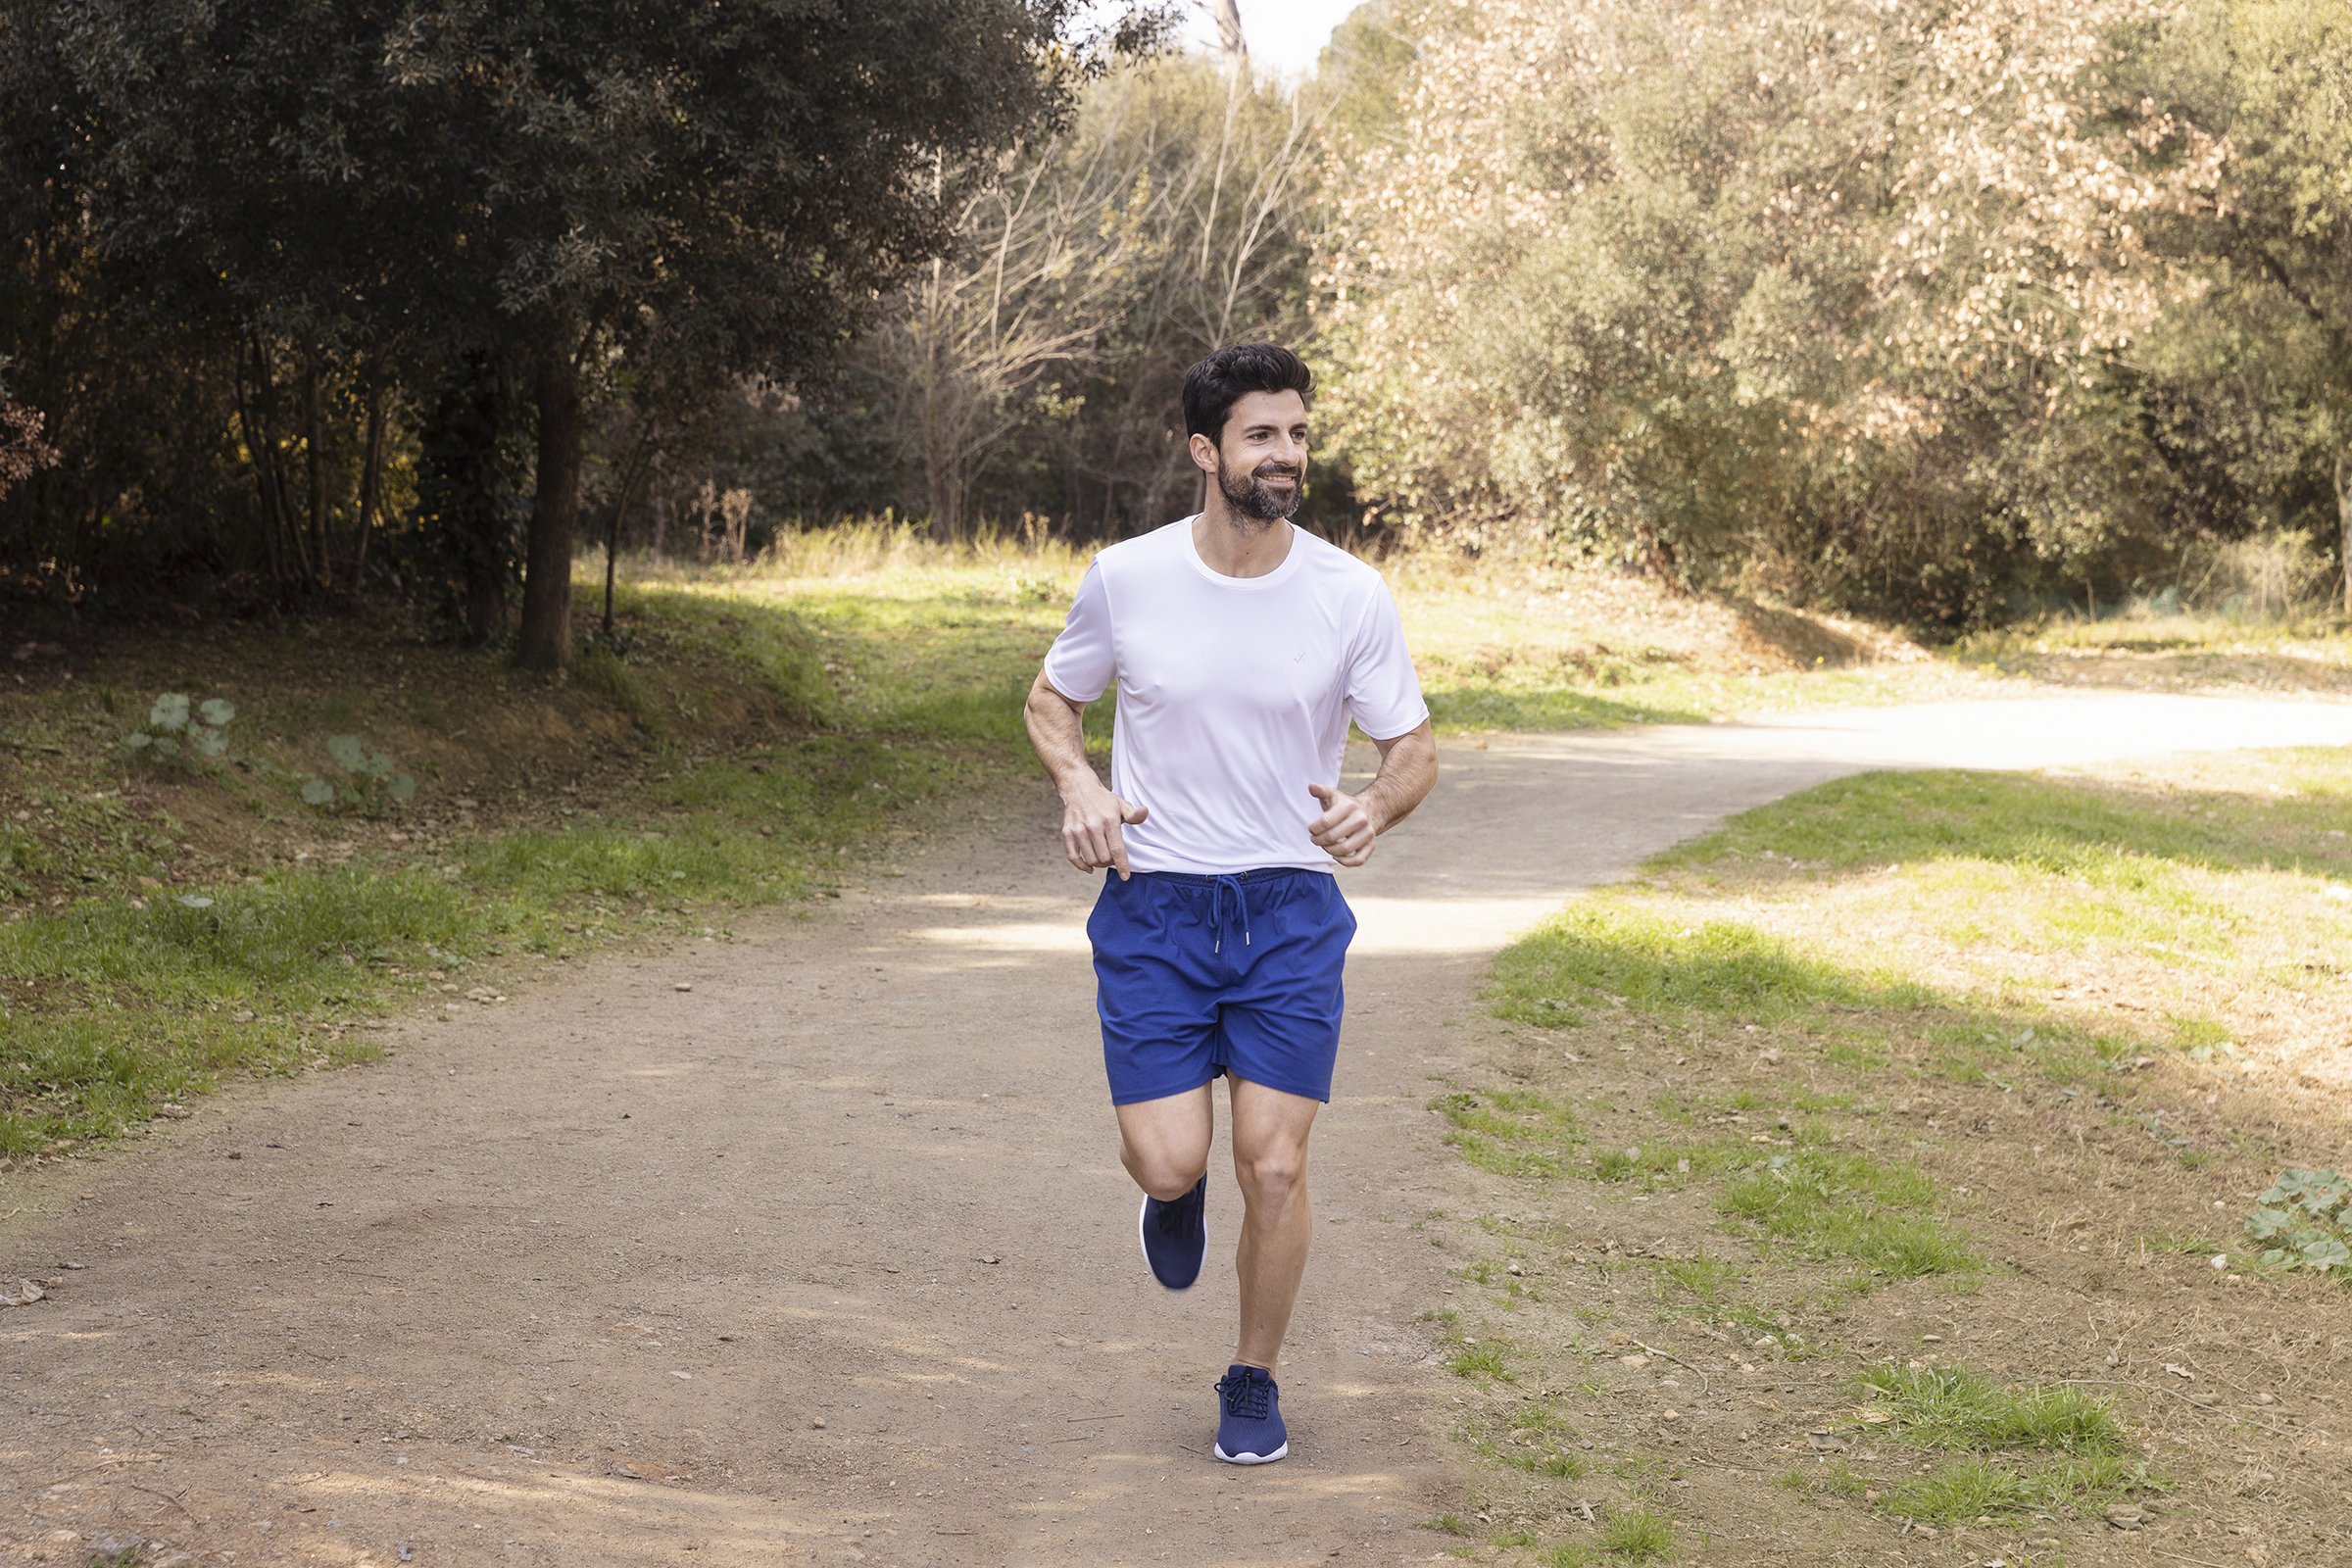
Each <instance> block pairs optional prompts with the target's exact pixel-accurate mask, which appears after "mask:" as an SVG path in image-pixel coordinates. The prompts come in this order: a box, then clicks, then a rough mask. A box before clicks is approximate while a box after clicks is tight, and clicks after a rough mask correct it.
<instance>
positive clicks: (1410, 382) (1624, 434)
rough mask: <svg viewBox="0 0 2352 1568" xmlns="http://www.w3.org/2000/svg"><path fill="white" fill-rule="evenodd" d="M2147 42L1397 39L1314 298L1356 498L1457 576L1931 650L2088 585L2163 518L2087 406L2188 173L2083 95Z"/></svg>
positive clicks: (1983, 29)
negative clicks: (1556, 576) (1637, 570)
mask: <svg viewBox="0 0 2352 1568" xmlns="http://www.w3.org/2000/svg"><path fill="white" fill-rule="evenodd" d="M2155 14H2156V13H2155V11H2154V8H2153V6H2152V5H2148V4H2142V3H2140V0H2094V3H2089V4H2085V5H2081V6H2072V7H2063V8H2053V7H2047V6H2043V5H2039V4H2037V3H2036V0H1961V3H1957V4H1954V5H1950V6H1944V7H1936V8H1914V7H1900V6H1886V5H1880V4H1875V3H1867V0H1827V3H1824V4H1818V5H1807V6H1803V7H1784V6H1759V5H1754V4H1752V3H1747V0H1676V3H1674V4H1671V5H1668V6H1666V7H1663V8H1659V7H1648V6H1635V5H1632V4H1630V3H1624V0H1578V3H1575V4H1569V5H1556V4H1536V3H1532V0H1425V3H1423V4H1421V5H1419V6H1415V7H1408V8H1405V9H1404V10H1403V11H1402V14H1401V15H1400V17H1399V19H1398V24H1399V25H1400V26H1401V27H1402V28H1403V30H1405V31H1406V32H1407V33H1409V34H1410V35H1412V36H1413V37H1414V38H1416V39H1417V40H1418V42H1419V45H1420V54H1419V59H1418V62H1417V65H1416V67H1415V69H1414V72H1413V73H1412V79H1411V82H1410V85H1409V87H1408V89H1407V91H1406V92H1405V93H1404V95H1403V108H1402V111H1401V115H1402V125H1401V131H1400V133H1399V134H1397V136H1395V137H1394V138H1375V139H1373V140H1371V141H1370V142H1369V143H1367V144H1362V145H1354V144H1343V145H1342V146H1341V147H1340V148H1339V150H1338V155H1337V156H1338V157H1339V158H1340V159H1341V160H1342V161H1343V167H1342V168H1341V169H1340V170H1339V172H1337V173H1335V184H1336V187H1337V190H1338V209H1339V217H1338V221H1337V223H1336V224H1335V226H1334V231H1333V234H1332V238H1331V242H1330V245H1329V249H1328V251H1327V257H1326V261H1325V263H1324V275H1325V278H1326V293H1325V296H1324V300H1325V304H1324V323H1325V327H1326V330H1327V334H1328V335H1327V340H1326V341H1327V343H1328V344H1329V346H1330V349H1331V351H1332V352H1334V353H1335V354H1336V356H1337V357H1338V359H1339V361H1340V373H1339V374H1338V375H1337V376H1335V378H1334V383H1333V388H1332V394H1331V396H1330V397H1329V398H1327V400H1326V404H1325V407H1326V409H1327V411H1328V413H1329V414H1330V415H1331V416H1333V417H1335V418H1336V421H1337V424H1338V433H1339V435H1340V438H1341V440H1342V442H1343V445H1344V447H1345V450H1346V451H1347V453H1348V455H1349V456H1350V458H1351V460H1352V461H1353V463H1354V464H1355V466H1356V471H1357V476H1358V479H1359V482H1361V483H1362V484H1363V485H1364V486H1365V488H1366V489H1367V490H1368V491H1369V492H1371V494H1372V495H1373V497H1374V498H1376V500H1377V501H1378V502H1379V503H1381V504H1382V507H1383V510H1384V511H1385V512H1386V513H1387V514H1388V515H1391V516H1394V517H1397V518H1398V519H1400V520H1402V521H1404V522H1405V523H1407V524H1408V525H1411V526H1417V527H1422V528H1426V529H1432V530H1441V531H1445V532H1448V533H1451V534H1453V535H1455V536H1457V537H1460V538H1463V539H1465V540H1466V541H1469V542H1472V543H1474V544H1486V543H1494V544H1501V543H1508V542H1514V541H1516V542H1519V543H1528V542H1531V541H1532V542H1539V543H1542V544H1544V546H1545V547H1547V548H1555V549H1569V550H1577V551H1586V552H1592V553H1595V554H1601V555H1606V556H1609V557H1613V558H1615V559H1620V560H1627V561H1632V562H1637V563H1640V564H1643V565H1644V566H1645V567H1647V568H1648V569H1650V570H1653V571H1657V572H1660V573H1662V574H1665V575H1667V576H1669V577H1671V578H1673V579H1674V580H1677V581H1681V582H1684V583H1688V584H1692V585H1699V584H1738V585H1745V586H1749V587H1756V588H1769V589H1774V590H1777V591H1780V592H1783V593H1788V594H1793V595H1800V596H1816V597H1825V598H1831V599H1836V600H1839V601H1842V602H1844V603H1847V604H1857V603H1858V604H1862V605H1865V606H1869V607H1872V608H1878V609H1883V610H1887V611H1891V612H1893V613H1900V614H1905V615H1910V616H1916V617H1918V618H1922V619H1928V620H1934V621H1939V622H1944V623H1967V622H1970V621H1975V620H1982V619H1985V618H1990V617H1993V616H1996V615H1998V614H2000V613H2005V610H2006V607H2007V604H2008V602H2009V601H2010V598H2011V596H2012V595H2014V594H2016V593H2017V592H2019V591H2020V590H2021V589H2026V590H2032V589H2034V588H2037V587H2041V586H2045V585H2046V582H2047V581H2048V580H2049V579H2051V578H2052V577H2054V576H2055V575H2056V574H2058V573H2062V572H2064V571H2068V570H2074V569H2077V568H2078V567H2082V568H2083V569H2094V568H2095V569H2104V568H2103V567H2098V566H2096V565H2095V564H2100V563H2107V562H2112V561H2114V560H2116V559H2118V554H2119V551H2120V550H2121V548H2122V546H2121V545H2120V544H2119V541H2121V540H2126V539H2131V538H2139V537H2145V535H2146V534H2147V533H2148V531H2149V530H2150V529H2151V528H2153V527H2154V526H2155V525H2156V522H2157V520H2158V519H2159V518H2160V517H2161V516H2162V515H2164V508H2165V506H2166V505H2168V504H2169V503H2168V497H2167V496H2166V494H2165V493H2163V490H2162V486H2161V484H2160V483H2158V482H2157V480H2155V479H2152V478H2148V477H2145V476H2143V474H2142V472H2141V470H2142V468H2143V467H2155V466H2154V465H2142V464H2139V463H2136V462H2135V461H2134V459H2135V458H2136V457H2138V456H2140V455H2142V454H2144V447H2143V446H2141V445H2140V442H2141V439H2142V438H2141V437H2140V435H2139V434H2138V432H2137V429H2136V426H2135V423H2134V420H2133V417H2132V414H2133V411H2132V410H2131V408H2130V407H2129V400H2128V399H2125V398H2122V397H2119V396H2118V395H2117V392H2116V388H2115V387H2114V385H2113V384H2112V382H2111V381H2110V380H2108V379H2107V377H2106V375H2105V371H2106V368H2107V366H2108V364H2109V362H2110V361H2111V360H2112V359H2113V357H2114V356H2115V355H2116V354H2117V353H2119V352H2120V351H2121V350H2122V349H2123V348H2124V347H2126V346H2127V345H2129V344H2130V343H2131V342H2132V341H2133V340H2134V336H2135V334H2136V333H2137V332H2139V331H2140V330H2142V329H2144V327H2145V326H2146V325H2147V323H2148V322H2149V321H2150V320H2151V319H2153V318H2154V317H2155V315H2156V314H2157V313H2159V312H2160V311H2161V309H2162V308H2163V307H2164V305H2165V304H2166V303H2167V301H2168V300H2170V299H2171V298H2172V297H2174V294H2175V293H2176V292H2177V290H2178V288H2179V287H2180V285H2181V281H2182V280H2181V279H2180V277H2179V276H2178V275H2177V270H2168V269H2167V268H2166V267H2165V266H2164V265H2163V263H2162V260H2161V258H2158V257H2156V256H2154V255H2153V253H2152V252H2151V251H2150V249H2149V247H2148V243H2147V232H2146V231H2147V226H2148V222H2149V219H2150V215H2151V214H2154V213H2156V212H2159V211H2181V210H2186V209H2187V208H2188V207H2189V206H2192V205H2193V204H2194V202H2195V201H2196V200H2197V199H2199V193H2200V192H2201V191H2202V190H2204V189H2206V188H2208V187H2209V186H2210V184H2211V181H2212V179H2213V177H2214V171H2215V168H2216V158H2215V154H2214V151H2213V148H2212V147H2211V145H2210V139H2209V138H2208V139H2206V140H2202V141H2200V140H2198V139H2197V138H2196V137H2195V135H2194V133H2193V130H2190V129H2184V128H2182V127H2180V126H2178V125H2176V124H2174V123H2171V122H2169V121H2168V120H2167V119H2166V117H2165V116H2164V114H2163V113H2162V111H2161V110H2159V109H2154V108H2151V107H2147V106H2142V105H2140V104H2138V103H2136V102H2134V101H2131V100H2130V99H2126V98H2121V97H2119V96H2118V95H2117V94H2116V93H2115V92H2114V91H2112V84H2111V83H2110V81H2109V80H2108V79H2107V77H2106V76H2105V74H2104V68H2105V66H2106V65H2107V64H2108V62H2109V61H2110V59H2111V53H2112V43H2111V40H2112V39H2113V38H2114V36H2115V35H2116V34H2117V32H2118V30H2119V29H2122V28H2125V27H2127V26H2128V25H2131V24H2132V23H2133V22H2135V21H2137V20H2139V19H2142V18H2145V17H2151V16H2153V15H2155ZM2167 135H2171V136H2176V137H2177V138H2179V139H2180V144H2181V154H2180V157H2179V158H2177V159H2176V160H2175V161H2174V162H2173V163H2172V164H2171V165H2169V166H2167V167H2166V168H2164V169H2161V170H2157V169H2149V170H2144V171H2134V170H2131V169H2128V168H2126V167H2125V165H2126V163H2127V159H2126V158H2125V153H2126V151H2127V150H2128V148H2129V147H2130V146H2131V145H2132V144H2133V143H2134V139H2137V140H2138V141H2142V142H2144V141H2146V140H2148V139H2150V138H2151V137H2163V136H2167ZM2160 471H2161V470H2159V472H2160Z"/></svg>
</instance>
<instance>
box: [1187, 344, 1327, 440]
mask: <svg viewBox="0 0 2352 1568" xmlns="http://www.w3.org/2000/svg"><path fill="white" fill-rule="evenodd" d="M1314 390H1315V375H1314V372H1313V371H1312V370H1309V369H1308V368H1306V362H1305V361H1304V360H1302V359H1300V358H1299V356H1298V355H1296V354H1293V353H1292V352H1291V351H1290V350H1289V349H1286V348H1284V347H1283V346H1282V345H1281V344H1279V343H1236V344H1234V345H1232V346H1231V347H1230V348H1222V349H1219V350H1217V352H1216V353H1214V354H1211V355H1210V356H1209V357H1208V358H1207V359H1205V360H1202V361H1201V363H1200V364H1199V365H1196V366H1194V367H1193V368H1191V369H1189V370H1187V371H1185V372H1184V433H1185V434H1186V435H1188V436H1191V435H1204V436H1206V437H1208V438H1209V439H1210V440H1211V441H1223V440H1224V439H1225V419H1226V417H1227V416H1228V415H1230V414H1232V413H1233V406H1234V405H1235V404H1236V403H1239V402H1240V401H1241V400H1242V399H1243V398H1245V397H1247V396H1248V395H1249V394H1250V393H1252V392H1296V393H1298V394H1299V397H1300V398H1307V397H1311V396H1313V394H1314Z"/></svg>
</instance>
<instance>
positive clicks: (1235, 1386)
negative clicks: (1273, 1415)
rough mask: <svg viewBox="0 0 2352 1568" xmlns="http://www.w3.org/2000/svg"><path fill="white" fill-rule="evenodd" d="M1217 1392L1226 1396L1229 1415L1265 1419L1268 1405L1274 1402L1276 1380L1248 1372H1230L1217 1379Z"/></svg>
mask: <svg viewBox="0 0 2352 1568" xmlns="http://www.w3.org/2000/svg"><path fill="white" fill-rule="evenodd" d="M1217 1393H1218V1394H1220V1395H1222V1396H1224V1398H1225V1413H1226V1414H1227V1415H1231V1416H1240V1417H1242V1418H1244V1419H1246V1420H1250V1421H1263V1420H1264V1419H1265V1418H1266V1408H1267V1406H1268V1405H1269V1404H1271V1403H1272V1402H1273V1398H1274V1380H1273V1379H1272V1378H1253V1377H1251V1376H1250V1374H1249V1373H1247V1372H1228V1373H1226V1374H1225V1375H1224V1376H1223V1377H1221V1378H1219V1379H1217Z"/></svg>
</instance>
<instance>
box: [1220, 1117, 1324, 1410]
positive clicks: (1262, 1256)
mask: <svg viewBox="0 0 2352 1568" xmlns="http://www.w3.org/2000/svg"><path fill="white" fill-rule="evenodd" d="M1231 1082H1232V1085H1233V1173H1234V1176H1235V1177H1236V1178H1237V1179H1238V1180H1239V1181H1240V1182H1241V1186H1242V1201H1243V1203H1244V1205H1245V1206H1244V1212H1243V1216H1242V1245H1241V1250H1240V1253H1239V1255H1238V1257H1237V1259H1236V1262H1237V1264H1238V1267H1239V1269H1240V1272H1241V1279H1242V1334H1241V1343H1240V1348H1238V1349H1237V1350H1236V1352H1235V1354H1234V1359H1235V1360H1236V1361H1239V1362H1241V1363H1242V1364H1243V1365H1245V1366H1262V1367H1264V1368H1265V1369H1266V1371H1267V1373H1268V1375H1271V1374H1272V1373H1273V1372H1274V1363H1275V1361H1276V1360H1277V1359H1278V1358H1279V1357H1280V1356H1281V1354H1282V1337H1283V1334H1284V1333H1285V1331H1287V1330H1288V1329H1289V1328H1290V1326H1291V1307H1292V1305H1293V1304H1294V1303H1295V1302H1296V1301H1297V1300H1298V1299H1299V1278H1300V1276H1302V1275H1303V1274H1304V1273H1305V1272H1306V1248H1307V1243H1308V1242H1309V1240H1311V1239H1312V1237H1313V1235H1314V1229H1315V1216H1314V1209H1313V1208H1312V1206H1311V1205H1310V1204H1309V1203H1308V1202H1307V1198H1306V1135H1307V1133H1308V1131H1309V1130H1310V1129H1312V1128H1313V1126H1314V1124H1315V1112H1316V1111H1317V1110H1320V1109H1321V1108H1322V1103H1321V1102H1319V1101H1314V1100H1308V1099H1306V1098H1305V1097H1303V1096H1300V1095H1291V1094H1285V1093H1283V1092H1282V1091H1281V1090H1279V1089H1268V1088H1266V1087H1265V1086H1264V1085H1263V1084H1253V1083H1249V1082H1246V1081H1244V1080H1242V1079H1240V1078H1235V1079H1232V1080H1231Z"/></svg>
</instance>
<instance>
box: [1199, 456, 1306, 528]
mask: <svg viewBox="0 0 2352 1568" xmlns="http://www.w3.org/2000/svg"><path fill="white" fill-rule="evenodd" d="M1267 474H1271V475H1273V476H1275V477H1277V478H1285V479H1289V480H1290V481H1291V487H1290V493H1289V494H1288V495H1281V494H1277V493H1276V492H1275V491H1273V490H1269V489H1268V488H1266V484H1265V480H1264V478H1263V477H1261V476H1262V475H1267ZM1305 477H1306V475H1305V473H1304V472H1303V471H1302V470H1300V469H1296V468H1286V467H1284V466H1281V465H1280V464H1277V463H1261V464H1259V465H1258V466H1257V467H1256V468H1255V469H1254V470H1252V471H1251V472H1250V473H1246V474H1242V475H1239V476H1238V477H1237V476H1236V475H1235V474H1233V473H1231V472H1230V471H1228V470H1227V468H1226V466H1225V460H1224V459H1222V458H1220V459H1218V460H1217V489H1218V490H1220V491H1221V492H1223V493H1224V496H1225V502H1226V505H1228V506H1230V507H1231V508H1232V509H1233V510H1234V513H1235V515H1238V516H1240V517H1243V518H1246V519H1248V520H1250V521H1252V522H1269V523H1270V522H1280V521H1282V520H1283V519H1284V518H1286V517H1288V516H1290V515H1291V514H1292V513H1294V512H1297V511H1298V510H1299V497H1300V496H1301V495H1302V494H1303V493H1304V492H1305V489H1306V486H1305V484H1304V483H1303V481H1304V479H1305Z"/></svg>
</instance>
